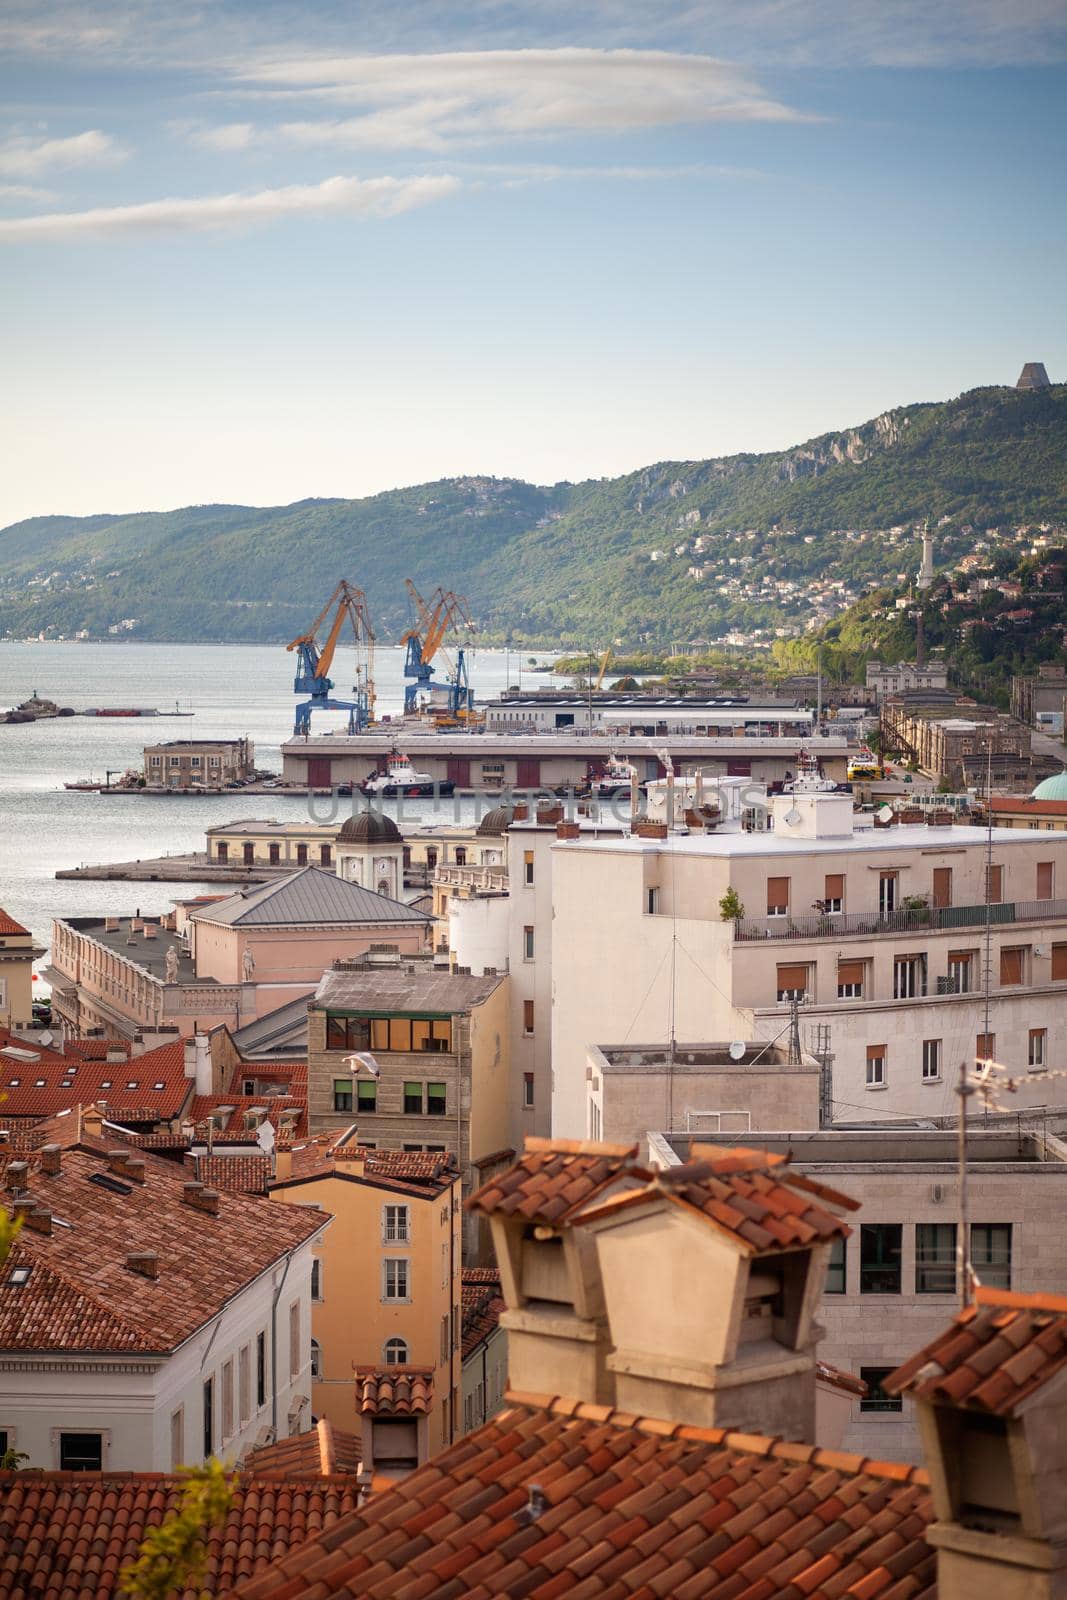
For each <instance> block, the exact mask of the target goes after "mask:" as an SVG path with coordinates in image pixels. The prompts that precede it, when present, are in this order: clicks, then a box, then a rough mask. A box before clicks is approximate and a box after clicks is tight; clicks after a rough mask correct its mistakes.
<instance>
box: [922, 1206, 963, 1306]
mask: <svg viewBox="0 0 1067 1600" xmlns="http://www.w3.org/2000/svg"><path fill="white" fill-rule="evenodd" d="M955 1292H956V1224H955V1223H954V1222H917V1223H916V1224H915V1293H916V1294H955Z"/></svg>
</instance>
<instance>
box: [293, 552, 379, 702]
mask: <svg viewBox="0 0 1067 1600" xmlns="http://www.w3.org/2000/svg"><path fill="white" fill-rule="evenodd" d="M335 606H336V608H337V609H336V612H335V615H334V619H333V622H332V623H331V625H330V631H329V633H328V634H327V635H326V638H325V640H324V641H323V644H322V647H321V649H320V647H319V643H318V633H319V629H320V628H321V627H322V624H323V623H324V622H325V620H326V618H327V617H328V616H329V614H330V611H331V610H332V609H333V608H334V607H335ZM346 620H347V621H348V622H350V623H351V626H352V635H353V639H354V641H355V646H356V658H357V665H356V676H357V679H358V680H359V681H357V683H356V685H355V687H354V690H353V692H354V694H355V695H356V699H355V700H335V699H333V698H332V696H331V691H332V689H333V687H334V686H333V683H332V681H331V679H330V676H329V672H330V667H331V665H332V663H333V658H334V655H335V653H336V651H337V645H338V642H339V640H340V638H341V633H342V631H343V629H344V625H345V622H346ZM286 649H287V650H296V651H297V652H298V654H299V657H300V664H299V666H298V668H297V673H296V678H295V680H294V684H293V687H294V689H295V691H296V693H297V694H303V693H307V694H309V695H310V697H311V698H310V699H309V700H306V701H305V702H304V703H303V704H301V705H298V706H297V708H296V732H297V733H303V734H307V733H309V732H310V730H311V713H312V711H314V710H333V711H347V712H349V718H348V726H349V732H352V733H355V732H358V731H359V730H360V729H362V728H365V727H366V726H367V724H368V722H369V721H370V720H371V717H372V716H373V714H374V629H373V628H372V627H371V621H370V611H369V608H368V606H367V597H366V595H365V594H364V593H363V590H362V589H357V588H355V587H354V586H353V585H352V584H350V583H348V582H347V580H346V579H344V578H342V579H341V580H340V581H339V583H338V584H337V586H336V588H335V589H334V591H333V593H332V594H331V596H330V598H329V599H328V600H327V602H326V604H325V605H324V606H323V608H322V610H321V611H320V612H319V614H318V616H317V617H316V618H315V620H314V622H313V623H312V624H311V626H310V628H308V629H307V631H306V632H304V633H301V634H298V635H297V637H296V638H295V639H293V640H292V641H291V642H290V643H289V644H288V645H287V646H286Z"/></svg>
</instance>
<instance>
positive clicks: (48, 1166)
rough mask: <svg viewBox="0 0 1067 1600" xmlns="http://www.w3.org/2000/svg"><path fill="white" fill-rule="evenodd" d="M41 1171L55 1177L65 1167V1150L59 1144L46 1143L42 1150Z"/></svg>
mask: <svg viewBox="0 0 1067 1600" xmlns="http://www.w3.org/2000/svg"><path fill="white" fill-rule="evenodd" d="M40 1164H41V1171H42V1172H43V1173H45V1174H47V1176H48V1177H50V1178H54V1177H56V1176H57V1174H58V1173H60V1172H61V1171H62V1169H63V1150H62V1148H61V1146H60V1145H58V1144H45V1145H42V1146H41V1151H40Z"/></svg>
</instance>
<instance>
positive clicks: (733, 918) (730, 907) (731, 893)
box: [719, 884, 745, 939]
mask: <svg viewBox="0 0 1067 1600" xmlns="http://www.w3.org/2000/svg"><path fill="white" fill-rule="evenodd" d="M719 915H720V916H721V918H722V920H723V921H724V922H732V923H733V925H734V938H735V939H736V938H737V937H738V933H739V931H740V927H741V924H742V922H743V921H744V919H745V906H744V902H743V901H742V899H741V896H740V895H739V894H738V892H737V890H736V889H735V888H734V886H733V884H731V885H730V887H729V888H728V889H727V891H726V893H725V894H724V895H723V897H722V899H721V900H720V901H719Z"/></svg>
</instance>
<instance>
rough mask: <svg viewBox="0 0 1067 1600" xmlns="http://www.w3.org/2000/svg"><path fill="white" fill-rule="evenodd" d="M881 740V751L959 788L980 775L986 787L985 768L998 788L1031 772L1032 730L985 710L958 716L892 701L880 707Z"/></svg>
mask: <svg viewBox="0 0 1067 1600" xmlns="http://www.w3.org/2000/svg"><path fill="white" fill-rule="evenodd" d="M881 738H882V749H883V750H885V751H895V752H899V753H900V754H901V755H902V756H904V757H908V758H911V759H912V760H914V761H915V762H916V763H917V765H918V766H919V768H920V770H921V771H922V772H925V773H927V774H928V775H929V776H930V777H931V778H940V779H943V780H944V781H945V782H947V783H949V784H951V785H952V786H953V787H954V788H957V789H961V788H965V787H966V785H967V783H968V781H973V780H974V779H975V777H977V776H979V775H980V777H981V780H982V782H984V780H985V770H986V766H987V764H988V765H989V766H991V768H992V775H993V781H994V783H1001V782H1014V781H1015V780H1016V778H1017V777H1018V775H1019V774H1022V775H1024V776H1026V775H1029V773H1030V748H1031V740H1030V729H1029V728H1028V727H1026V726H1025V725H1024V724H1023V723H1021V722H1019V721H1017V720H1016V718H1015V717H1009V716H1006V715H1005V714H1004V713H1003V712H998V711H993V710H989V709H987V708H984V707H981V706H973V707H971V708H969V709H968V708H966V707H964V706H961V707H960V708H959V709H958V710H955V711H954V710H953V709H952V708H949V709H947V710H946V708H945V707H944V706H943V705H937V706H923V705H921V704H920V705H915V704H913V703H911V702H910V701H909V700H907V699H906V698H905V699H902V700H899V701H898V700H894V699H892V698H889V699H887V700H886V701H885V702H884V703H883V705H882V716H881ZM1030 781H1031V783H1032V782H1033V778H1032V777H1031V778H1030Z"/></svg>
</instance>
